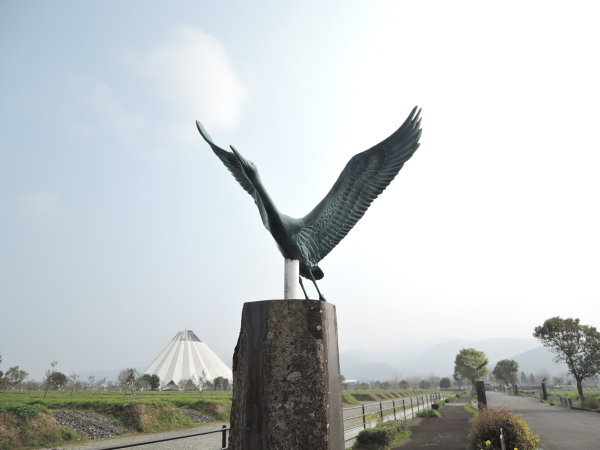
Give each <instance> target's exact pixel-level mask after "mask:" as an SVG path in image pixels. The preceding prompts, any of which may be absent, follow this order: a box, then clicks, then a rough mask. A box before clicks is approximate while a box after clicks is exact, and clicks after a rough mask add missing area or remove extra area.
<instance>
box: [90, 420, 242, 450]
mask: <svg viewBox="0 0 600 450" xmlns="http://www.w3.org/2000/svg"><path fill="white" fill-rule="evenodd" d="M230 430H231V428H229V427H228V426H227V425H223V427H222V428H221V429H219V430H212V431H203V432H202V433H192V434H186V435H184V436H175V437H168V438H163V439H154V440H151V441H143V442H136V443H133V444H124V445H114V446H111V447H102V448H99V449H98V450H116V449H118V448H128V447H139V446H140V445H148V444H158V443H159V442H167V441H174V440H176V439H187V438H191V437H196V436H205V435H208V434H215V433H221V450H226V449H227V433H228V432H229V431H230Z"/></svg>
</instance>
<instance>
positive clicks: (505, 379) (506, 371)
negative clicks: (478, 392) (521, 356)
mask: <svg viewBox="0 0 600 450" xmlns="http://www.w3.org/2000/svg"><path fill="white" fill-rule="evenodd" d="M492 373H493V374H494V377H496V380H497V381H498V383H500V384H501V385H503V386H506V388H507V389H508V388H509V387H510V386H514V385H515V384H517V374H518V373H519V363H518V362H516V361H515V360H512V359H503V360H502V361H498V363H497V364H496V367H494V370H493V371H492Z"/></svg>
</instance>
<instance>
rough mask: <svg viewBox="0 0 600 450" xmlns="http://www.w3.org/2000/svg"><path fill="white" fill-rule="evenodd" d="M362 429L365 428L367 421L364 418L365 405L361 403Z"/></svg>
mask: <svg viewBox="0 0 600 450" xmlns="http://www.w3.org/2000/svg"><path fill="white" fill-rule="evenodd" d="M362 418H363V430H366V429H367V421H366V420H365V405H364V403H363V404H362Z"/></svg>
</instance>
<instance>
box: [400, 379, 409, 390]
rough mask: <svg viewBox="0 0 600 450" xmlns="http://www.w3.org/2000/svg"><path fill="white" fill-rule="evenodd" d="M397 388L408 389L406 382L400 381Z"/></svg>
mask: <svg viewBox="0 0 600 450" xmlns="http://www.w3.org/2000/svg"><path fill="white" fill-rule="evenodd" d="M398 386H400V389H408V381H406V380H401V381H400V383H398Z"/></svg>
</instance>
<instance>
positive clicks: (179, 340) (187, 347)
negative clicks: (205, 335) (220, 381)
mask: <svg viewBox="0 0 600 450" xmlns="http://www.w3.org/2000/svg"><path fill="white" fill-rule="evenodd" d="M144 374H148V375H154V374H156V375H158V376H159V378H160V388H161V389H176V388H177V387H178V385H179V383H181V382H182V381H185V380H189V379H192V380H195V382H196V383H197V382H198V380H200V379H201V378H202V377H203V376H205V377H206V380H207V381H210V382H212V381H213V380H214V379H215V378H218V377H223V378H227V379H228V380H229V382H230V383H232V382H233V373H232V372H231V369H230V368H229V367H227V365H226V364H225V363H224V362H223V361H222V360H221V358H219V357H218V356H217V355H216V354H215V352H213V351H212V350H211V349H210V348H209V347H208V345H206V344H205V343H204V342H202V341H201V340H200V339H198V336H196V335H195V334H194V332H193V331H191V330H184V331H180V332H179V333H177V334H176V335H175V337H174V338H173V340H171V342H169V344H168V345H167V346H166V347H165V349H164V350H163V351H162V352H160V354H159V355H158V356H157V357H156V358H155V359H154V361H152V363H151V364H150V365H149V366H148V368H147V369H146V370H145V371H144Z"/></svg>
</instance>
